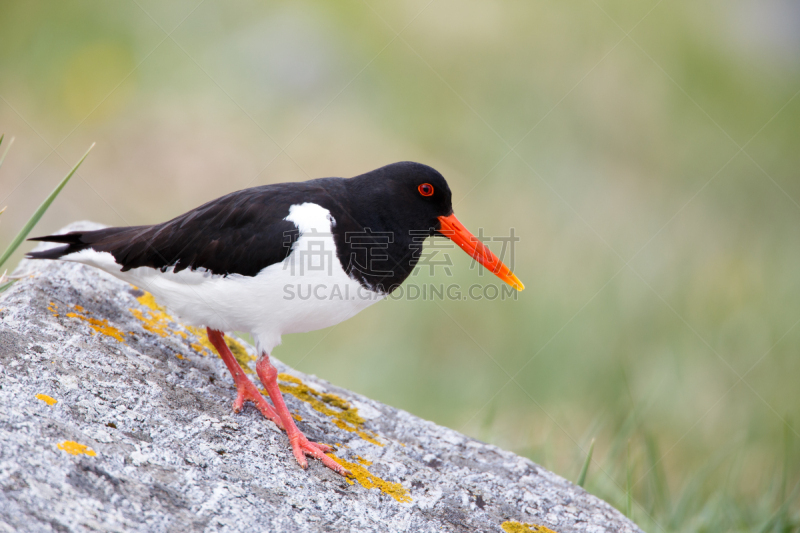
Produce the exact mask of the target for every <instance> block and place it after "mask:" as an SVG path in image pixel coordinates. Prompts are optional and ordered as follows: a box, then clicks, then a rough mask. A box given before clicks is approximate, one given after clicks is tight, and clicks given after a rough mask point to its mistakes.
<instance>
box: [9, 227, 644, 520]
mask: <svg viewBox="0 0 800 533" xmlns="http://www.w3.org/2000/svg"><path fill="white" fill-rule="evenodd" d="M84 224H86V223H84ZM75 227H78V226H75V225H73V226H72V228H75ZM17 272H18V273H19V272H23V273H27V274H29V276H27V277H25V278H24V279H22V280H20V281H18V282H17V283H15V284H14V285H13V286H12V287H11V288H10V289H9V290H8V291H7V292H5V293H4V294H2V295H0V406H1V407H2V409H0V486H1V487H2V493H1V494H0V530H2V531H89V530H95V531H253V532H255V531H381V532H385V531H409V532H421V531H437V532H439V531H459V532H461V531H464V532H466V531H495V532H501V531H504V530H505V531H520V532H522V531H549V530H548V529H547V528H550V530H554V531H558V532H560V533H567V532H570V531H586V532H600V531H621V532H623V531H624V532H635V531H639V529H638V528H637V527H636V526H635V525H634V524H633V523H631V522H630V521H628V520H627V519H626V518H625V517H623V516H622V515H621V514H620V513H619V512H617V511H616V510H615V509H613V508H612V507H611V506H609V505H608V504H606V503H605V502H603V501H601V500H599V499H597V498H595V497H593V496H591V495H589V494H587V493H586V492H585V491H583V490H582V489H581V488H579V487H576V486H575V485H573V484H572V483H570V482H568V481H566V480H564V479H562V478H560V477H558V476H556V475H555V474H552V473H550V472H548V471H546V470H545V469H543V468H542V467H540V466H537V465H535V464H534V463H532V462H531V461H529V460H528V459H524V458H522V457H519V456H516V455H514V454H513V453H510V452H506V451H503V450H500V449H498V448H497V447H495V446H490V445H487V444H483V443H481V442H478V441H475V440H473V439H470V438H468V437H466V436H464V435H461V434H459V433H456V432H455V431H452V430H450V429H447V428H444V427H440V426H437V425H435V424H433V423H431V422H427V421H425V420H421V419H419V418H416V417H414V416H412V415H410V414H409V413H406V412H404V411H399V410H397V409H393V408H392V407H389V406H386V405H382V404H379V403H377V402H374V401H372V400H370V399H368V398H364V397H363V396H359V395H357V394H354V393H352V392H349V391H346V390H342V389H339V388H337V387H335V386H333V385H331V384H330V383H328V382H326V381H323V380H321V379H318V378H316V377H314V376H308V375H304V374H301V373H299V372H296V371H294V370H292V369H291V368H288V367H286V366H285V365H282V364H281V363H280V362H279V361H276V364H277V365H278V368H279V370H280V371H281V372H283V373H284V375H283V380H282V387H283V388H284V391H285V392H284V395H285V396H286V399H287V403H288V405H289V408H290V409H291V410H292V411H293V412H295V413H296V414H297V415H298V418H301V419H302V420H301V421H300V422H298V425H299V427H300V429H301V430H303V431H304V432H305V433H306V435H308V436H309V437H310V438H311V439H314V440H318V441H321V442H325V443H330V444H335V445H336V447H337V451H336V452H335V455H336V456H337V457H338V458H339V460H340V461H343V462H346V463H347V465H348V467H349V468H351V470H353V472H354V474H355V478H353V479H345V478H343V477H340V476H338V475H336V474H334V473H332V472H331V471H329V470H328V469H326V468H324V467H323V466H321V465H320V464H319V463H318V462H316V461H309V462H310V466H309V468H308V470H302V469H300V468H299V467H298V465H297V464H296V463H295V461H294V459H293V457H292V454H291V452H290V449H289V446H288V441H287V439H286V437H285V435H284V434H283V433H282V432H281V431H279V430H278V429H276V428H275V426H274V425H273V424H272V423H270V422H269V421H267V420H266V419H264V418H262V417H261V415H260V414H259V413H258V412H257V411H256V410H255V409H254V408H253V407H251V406H248V407H246V408H245V409H244V410H243V411H242V412H241V413H240V414H238V415H237V414H234V413H233V412H232V411H231V403H232V401H233V399H234V392H235V391H234V387H233V381H232V379H231V377H230V375H229V374H228V372H227V370H226V369H225V366H224V365H223V364H222V361H221V360H220V359H219V358H218V357H217V356H216V354H214V353H212V352H211V350H210V349H209V347H208V346H207V339H206V338H205V337H204V335H203V334H202V331H199V330H192V329H190V328H186V327H185V326H183V325H181V324H180V322H178V321H177V320H176V319H175V318H173V317H170V316H169V315H168V314H166V313H165V312H164V311H163V310H162V309H159V308H158V307H157V306H156V305H155V304H154V302H153V301H152V299H151V298H150V297H149V295H147V294H146V293H144V292H142V291H140V290H137V289H136V288H134V287H131V286H130V285H127V284H125V283H123V282H121V281H119V280H117V279H116V278H114V277H112V276H110V275H107V274H105V273H103V272H100V271H98V270H95V269H92V268H90V267H85V266H81V265H77V264H68V263H62V262H49V261H38V262H37V261H23V262H22V263H21V264H20V266H19V268H18V270H17ZM204 343H205V344H206V345H204ZM252 354H253V350H252V348H250V347H248V346H243V349H241V350H239V357H240V358H241V359H242V360H248V359H250V358H252ZM292 376H293V377H292ZM524 524H528V525H527V526H526V525H524ZM538 526H542V527H538Z"/></svg>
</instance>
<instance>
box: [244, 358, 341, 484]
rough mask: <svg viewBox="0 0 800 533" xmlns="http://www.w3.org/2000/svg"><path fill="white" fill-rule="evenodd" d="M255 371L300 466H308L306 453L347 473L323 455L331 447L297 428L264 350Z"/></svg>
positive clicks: (275, 372) (334, 468)
mask: <svg viewBox="0 0 800 533" xmlns="http://www.w3.org/2000/svg"><path fill="white" fill-rule="evenodd" d="M256 372H258V377H259V378H260V379H261V383H263V384H264V387H266V389H267V392H268V393H269V397H270V399H271V400H272V403H273V405H275V411H277V412H278V416H280V417H281V422H283V427H284V429H285V430H286V434H287V435H288V436H289V443H290V444H291V445H292V452H293V453H294V458H295V459H297V462H298V463H300V466H301V467H303V468H307V467H308V462H307V461H306V455H310V456H311V457H314V458H316V459H319V460H320V461H322V464H324V465H325V466H327V467H328V468H330V469H331V470H333V471H334V472H337V473H339V474H341V475H343V476H346V475H348V474H349V473H350V472H348V471H347V469H345V468H344V467H343V466H341V465H340V464H339V463H337V462H336V461H334V460H333V459H331V458H330V457H328V456H327V455H325V452H329V451H332V450H333V448H331V447H330V446H328V445H326V444H319V443H316V442H311V441H309V440H308V439H307V438H306V436H305V435H303V433H302V432H301V431H300V430H299V429H297V426H296V425H295V423H294V419H293V418H292V414H291V413H290V412H289V409H287V408H286V403H285V402H284V401H283V395H282V394H281V389H280V388H279V387H278V369H277V368H275V367H274V366H272V364H271V363H270V362H269V355H267V354H266V352H265V353H263V354H262V355H261V358H260V359H259V360H258V362H257V363H256Z"/></svg>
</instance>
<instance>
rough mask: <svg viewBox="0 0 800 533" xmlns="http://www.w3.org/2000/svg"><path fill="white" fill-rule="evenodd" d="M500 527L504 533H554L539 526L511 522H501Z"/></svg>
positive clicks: (547, 528)
mask: <svg viewBox="0 0 800 533" xmlns="http://www.w3.org/2000/svg"><path fill="white" fill-rule="evenodd" d="M500 527H502V528H503V531H505V532H506V533H556V532H555V531H553V530H552V529H550V528H549V527H546V526H539V525H537V524H523V523H521V522H515V521H513V520H509V521H507V522H503V523H502V524H501V525H500Z"/></svg>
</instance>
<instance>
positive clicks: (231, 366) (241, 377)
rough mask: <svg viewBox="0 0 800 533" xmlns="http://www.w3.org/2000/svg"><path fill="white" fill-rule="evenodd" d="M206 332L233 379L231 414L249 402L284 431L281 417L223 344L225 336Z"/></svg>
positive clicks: (211, 331)
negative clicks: (234, 391)
mask: <svg viewBox="0 0 800 533" xmlns="http://www.w3.org/2000/svg"><path fill="white" fill-rule="evenodd" d="M206 331H207V332H208V340H210V341H211V344H213V345H214V348H216V349H217V352H218V353H219V355H220V357H221V358H222V360H223V361H224V362H225V366H227V367H228V370H229V371H230V373H231V376H232V377H233V382H234V383H235V384H236V400H234V402H233V412H234V413H238V412H239V411H241V410H242V407H244V402H247V401H251V402H253V404H254V405H255V406H256V408H257V409H258V410H259V411H261V414H262V415H264V416H265V417H267V418H268V419H270V420H272V421H273V422H275V425H277V426H278V427H279V428H280V429H285V428H284V426H283V422H282V421H281V417H280V416H278V413H276V412H275V409H273V408H272V406H271V405H270V404H269V402H267V400H266V399H264V397H263V396H261V393H260V392H259V391H258V389H257V388H256V386H255V385H254V384H253V382H252V381H250V379H249V378H248V377H247V376H246V375H245V373H244V370H242V367H241V366H240V365H239V362H238V361H237V360H236V358H235V357H234V356H233V354H232V353H231V350H230V348H228V345H227V344H225V334H224V333H222V332H221V331H217V330H215V329H211V328H207V329H206Z"/></svg>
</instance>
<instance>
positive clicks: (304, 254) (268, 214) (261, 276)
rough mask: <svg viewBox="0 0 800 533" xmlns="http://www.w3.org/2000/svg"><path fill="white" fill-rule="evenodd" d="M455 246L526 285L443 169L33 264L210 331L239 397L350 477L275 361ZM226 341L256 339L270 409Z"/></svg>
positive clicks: (339, 186) (376, 176) (73, 239)
mask: <svg viewBox="0 0 800 533" xmlns="http://www.w3.org/2000/svg"><path fill="white" fill-rule="evenodd" d="M433 235H443V236H445V237H449V238H450V239H451V240H452V241H454V242H455V243H456V244H458V246H460V247H461V248H462V249H463V250H464V251H465V252H467V253H468V254H469V255H471V256H472V257H474V258H475V259H476V260H477V261H478V262H479V263H480V264H482V265H483V266H484V267H486V268H488V269H489V270H490V271H491V272H493V273H494V274H496V275H497V276H498V277H499V278H500V279H502V280H503V281H505V282H506V283H508V284H510V285H511V286H513V287H515V288H516V289H517V290H522V289H523V285H522V283H521V282H520V281H519V279H517V277H516V276H515V275H514V274H513V273H511V271H510V270H509V268H508V267H506V266H505V265H504V264H503V263H502V262H500V260H499V259H498V258H497V257H496V256H495V255H494V254H493V253H492V252H491V251H489V249H488V248H486V246H484V244H483V243H482V242H481V241H479V240H478V239H477V238H476V237H474V236H473V235H472V234H471V233H470V232H469V231H467V229H466V228H465V227H464V226H463V225H461V223H460V222H459V221H458V219H456V217H455V215H454V214H453V206H452V201H451V193H450V188H449V187H448V185H447V182H446V181H445V179H444V177H443V176H442V175H441V174H440V173H439V172H437V171H436V170H434V169H433V168H431V167H429V166H426V165H423V164H420V163H413V162H401V163H394V164H391V165H387V166H385V167H382V168H379V169H377V170H373V171H371V172H367V173H366V174H362V175H360V176H356V177H354V178H349V179H345V178H322V179H315V180H310V181H305V182H299V183H279V184H274V185H264V186H260V187H253V188H250V189H244V190H241V191H237V192H233V193H231V194H228V195H226V196H223V197H221V198H218V199H216V200H213V201H211V202H208V203H206V204H204V205H202V206H200V207H198V208H196V209H193V210H191V211H189V212H187V213H185V214H183V215H180V216H179V217H176V218H174V219H172V220H170V221H168V222H164V223H162V224H156V225H153V226H132V227H120V228H105V229H101V230H97V231H73V232H70V233H67V234H64V235H48V236H45V237H37V238H33V239H30V240H33V241H45V242H55V243H63V244H65V246H59V247H55V248H51V249H48V250H44V251H40V252H31V253H29V254H28V255H27V257H29V258H32V259H61V260H66V261H77V262H79V263H84V264H87V265H91V266H93V267H97V268H100V269H102V270H105V271H106V272H108V273H110V274H113V275H114V276H116V277H118V278H120V279H122V280H123V281H126V282H129V283H132V284H134V285H137V286H139V287H142V288H144V289H146V290H148V291H149V292H151V293H152V294H153V295H155V297H156V298H157V299H158V300H159V301H160V302H161V303H163V304H165V305H166V307H167V308H168V309H169V310H170V311H171V312H173V313H175V314H176V315H178V316H180V317H181V318H182V319H184V320H185V321H187V322H188V323H190V324H193V325H196V326H200V327H205V328H207V332H208V338H209V340H210V341H211V342H212V343H213V345H214V346H215V347H216V349H217V351H218V352H219V354H220V356H221V357H222V359H223V361H224V362H225V364H226V366H227V367H228V370H229V371H230V372H231V375H232V376H233V380H234V382H235V384H236V388H237V397H236V400H235V401H234V403H233V409H234V411H235V412H238V411H239V410H241V409H242V406H243V404H244V402H246V401H251V402H253V403H254V404H255V405H256V407H257V408H258V409H259V411H261V413H262V414H263V415H264V416H265V417H267V418H268V419H270V420H272V421H273V422H274V423H275V424H277V425H278V427H280V428H281V429H283V430H285V431H286V433H287V435H288V437H289V442H290V443H291V446H292V451H293V453H294V456H295V458H296V459H297V462H298V463H299V464H300V466H302V467H303V468H306V467H307V461H306V458H305V456H306V455H309V456H311V457H315V458H317V459H319V460H320V461H322V462H323V463H324V464H325V466H327V467H328V468H331V469H332V470H334V471H336V472H338V473H340V474H343V475H346V474H347V471H346V470H345V469H344V468H343V467H341V466H340V465H339V464H337V463H336V462H335V461H333V460H332V459H331V458H330V457H328V456H327V455H325V452H327V451H330V450H331V448H330V447H329V446H326V445H324V444H320V443H315V442H311V441H309V440H308V439H307V438H306V437H305V435H303V433H301V432H300V430H299V429H298V428H297V426H296V425H295V423H294V420H293V419H292V415H291V413H290V412H289V410H288V409H287V408H286V404H285V403H284V401H283V397H282V396H281V392H280V389H279V388H278V382H277V370H276V369H275V367H274V366H273V365H272V364H270V359H269V353H270V352H271V351H272V350H273V348H275V347H276V346H277V345H278V344H280V341H281V335H283V334H285V333H300V332H306V331H312V330H315V329H321V328H326V327H329V326H333V325H334V324H338V323H339V322H342V321H343V320H346V319H348V318H350V317H352V316H353V315H355V314H356V313H358V312H359V311H362V310H363V309H365V308H366V307H368V306H370V305H372V304H374V303H375V302H377V301H379V300H381V299H383V298H385V297H386V296H387V295H388V294H390V293H391V292H392V291H393V290H394V289H395V288H397V287H398V286H399V285H400V284H401V283H402V282H403V281H404V280H405V279H406V278H407V277H408V276H409V274H410V273H411V272H412V270H413V269H414V266H415V265H416V263H417V261H418V259H419V255H420V252H421V250H422V241H423V240H424V238H425V237H427V236H433ZM224 331H245V332H249V333H251V334H252V335H253V338H254V339H255V341H256V347H257V350H258V352H259V353H260V354H261V356H260V357H259V359H258V361H257V363H256V371H257V373H258V377H259V379H260V380H261V383H262V384H263V385H264V387H266V390H267V393H268V394H269V397H270V399H271V400H272V405H270V403H269V402H267V401H266V399H265V398H264V397H263V396H262V395H261V394H260V392H259V391H258V389H257V388H256V387H255V385H254V384H253V382H252V381H250V379H248V378H247V376H245V374H244V372H243V371H242V368H241V367H240V366H239V364H238V362H237V361H236V359H235V358H234V356H233V354H231V352H230V350H229V349H228V347H227V345H226V344H225V341H224V333H223V332H224Z"/></svg>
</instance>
